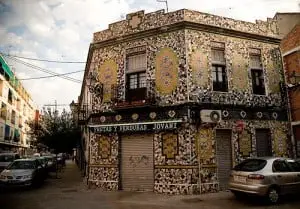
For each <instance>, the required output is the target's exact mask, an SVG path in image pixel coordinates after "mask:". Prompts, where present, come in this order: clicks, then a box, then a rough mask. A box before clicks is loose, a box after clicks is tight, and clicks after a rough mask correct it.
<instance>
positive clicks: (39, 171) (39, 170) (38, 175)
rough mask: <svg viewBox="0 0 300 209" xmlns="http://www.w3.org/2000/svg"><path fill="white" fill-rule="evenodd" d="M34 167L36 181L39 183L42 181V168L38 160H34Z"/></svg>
mask: <svg viewBox="0 0 300 209" xmlns="http://www.w3.org/2000/svg"><path fill="white" fill-rule="evenodd" d="M35 165H36V166H35V167H36V179H37V181H41V180H42V179H43V166H42V165H41V163H40V162H39V161H38V160H35Z"/></svg>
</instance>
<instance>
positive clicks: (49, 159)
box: [43, 155, 56, 172]
mask: <svg viewBox="0 0 300 209" xmlns="http://www.w3.org/2000/svg"><path fill="white" fill-rule="evenodd" d="M43 157H44V158H45V160H46V167H47V171H48V172H55V170H56V159H55V157H54V156H51V155H49V156H48V155H47V156H43Z"/></svg>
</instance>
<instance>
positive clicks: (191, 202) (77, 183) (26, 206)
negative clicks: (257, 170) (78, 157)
mask: <svg viewBox="0 0 300 209" xmlns="http://www.w3.org/2000/svg"><path fill="white" fill-rule="evenodd" d="M58 177H59V179H56V178H51V179H48V180H47V181H46V182H45V184H44V185H43V186H42V187H41V188H38V189H22V190H12V191H9V192H4V193H1V194H0V208H1V209H98V208H101V209H150V208H151V209H177V208H178V209H179V208H189V209H193V208H195V209H196V208H197V209H199V208H201V209H206V208H207V209H227V208H228V209H235V208H238V209H246V208H247V209H250V208H251V209H263V208H264V209H265V208H270V209H271V208H272V209H274V208H276V209H299V208H300V198H297V196H295V197H289V198H285V199H284V200H283V201H282V203H280V204H279V205H275V206H269V205H266V204H264V203H263V202H262V201H260V200H258V199H257V198H251V199H249V198H246V199H244V200H236V199H235V197H234V196H233V195H232V194H231V193H230V192H220V193H215V194H206V195H195V196H170V195H161V194H154V193H134V192H102V191H100V190H95V189H93V190H88V189H86V188H85V186H84V184H83V183H82V179H81V177H80V173H79V171H78V169H77V167H76V166H75V165H74V164H72V163H71V162H68V163H67V167H66V168H65V170H64V171H63V173H60V174H59V175H58Z"/></svg>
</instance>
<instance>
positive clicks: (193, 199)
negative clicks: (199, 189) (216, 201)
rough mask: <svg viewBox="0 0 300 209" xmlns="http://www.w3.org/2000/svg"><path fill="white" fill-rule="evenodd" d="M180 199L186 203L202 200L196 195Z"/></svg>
mask: <svg viewBox="0 0 300 209" xmlns="http://www.w3.org/2000/svg"><path fill="white" fill-rule="evenodd" d="M182 201H183V202H186V203H197V202H202V201H203V200H201V199H200V198H198V197H196V198H189V199H182Z"/></svg>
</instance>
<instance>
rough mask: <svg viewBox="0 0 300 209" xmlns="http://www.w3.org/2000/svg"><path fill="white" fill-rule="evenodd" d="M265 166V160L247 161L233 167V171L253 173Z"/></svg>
mask: <svg viewBox="0 0 300 209" xmlns="http://www.w3.org/2000/svg"><path fill="white" fill-rule="evenodd" d="M266 165H267V161H266V160H261V159H249V160H245V161H243V162H241V163H240V164H238V165H237V166H235V167H234V170H235V171H248V172H254V171H259V170H261V169H263V168H264V167H265V166H266Z"/></svg>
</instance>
